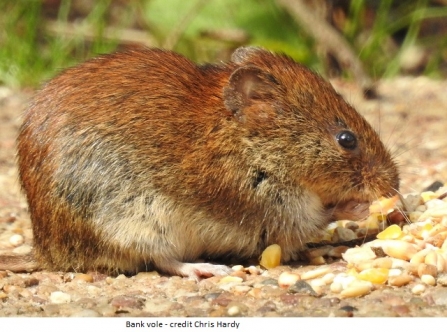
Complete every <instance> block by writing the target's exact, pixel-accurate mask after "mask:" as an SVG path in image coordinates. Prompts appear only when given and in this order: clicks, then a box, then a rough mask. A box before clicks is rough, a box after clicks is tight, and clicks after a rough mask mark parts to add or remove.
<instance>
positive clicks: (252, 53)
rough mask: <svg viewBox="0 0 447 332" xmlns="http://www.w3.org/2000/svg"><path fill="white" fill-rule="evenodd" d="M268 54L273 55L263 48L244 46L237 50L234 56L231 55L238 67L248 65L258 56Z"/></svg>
mask: <svg viewBox="0 0 447 332" xmlns="http://www.w3.org/2000/svg"><path fill="white" fill-rule="evenodd" d="M265 53H268V54H269V55H271V53H270V52H268V51H266V50H265V49H263V48H261V47H254V46H242V47H239V48H237V49H236V50H235V51H234V52H233V54H232V55H231V61H233V62H234V63H236V64H238V65H243V64H247V63H248V62H249V61H250V59H253V58H255V57H257V56H260V55H262V54H265Z"/></svg>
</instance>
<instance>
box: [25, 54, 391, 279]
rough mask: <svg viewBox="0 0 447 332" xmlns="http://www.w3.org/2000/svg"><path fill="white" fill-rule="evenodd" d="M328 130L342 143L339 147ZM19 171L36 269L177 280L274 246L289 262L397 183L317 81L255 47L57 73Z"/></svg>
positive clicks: (32, 114) (378, 152)
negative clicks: (154, 272) (352, 138)
mask: <svg viewBox="0 0 447 332" xmlns="http://www.w3.org/2000/svg"><path fill="white" fill-rule="evenodd" d="M341 130H350V131H352V132H353V133H354V134H355V135H356V137H357V140H358V146H357V147H356V148H355V149H353V150H349V149H345V148H343V147H342V146H340V145H339V143H338V142H337V140H336V138H335V135H336V134H337V133H338V132H339V131H341ZM18 162H19V168H20V179H21V183H22V185H23V189H24V191H25V193H26V196H27V199H28V203H29V210H30V214H31V220H32V225H33V232H34V246H35V256H36V258H37V260H38V262H39V263H40V264H41V266H42V267H44V268H47V269H52V270H75V271H85V270H92V269H97V270H107V271H111V270H114V271H129V272H137V271H139V270H145V269H148V268H150V267H151V266H154V267H155V268H157V269H159V270H161V271H164V272H167V273H171V274H180V275H186V276H190V277H197V276H201V275H204V276H207V275H212V274H223V273H227V272H228V271H229V270H228V268H227V267H225V266H216V265H211V264H205V263H202V264H199V263H192V264H190V263H188V262H194V261H196V260H197V259H199V258H209V257H212V258H218V257H219V258H222V257H226V256H229V255H232V256H237V257H240V258H248V257H255V256H257V255H259V254H260V252H261V251H262V249H264V248H265V247H266V246H267V245H270V244H273V243H277V244H279V245H280V246H281V247H282V249H283V258H284V261H288V260H290V259H293V258H295V257H296V253H297V251H298V250H299V249H300V248H301V247H302V246H303V244H304V243H305V242H306V241H307V240H308V239H309V238H310V237H312V236H314V235H315V234H316V233H317V232H318V231H319V230H321V229H322V228H324V227H325V226H326V225H327V223H328V222H329V221H330V220H332V219H334V218H337V217H341V216H342V217H358V216H362V215H364V207H365V205H366V204H367V203H368V202H370V201H372V200H374V199H376V198H378V197H379V196H382V195H391V194H394V193H395V191H396V190H397V189H398V181H399V180H398V172H397V169H396V166H395V164H394V162H393V161H392V158H391V157H390V155H389V153H388V152H387V150H386V149H385V148H384V146H383V144H382V143H381V141H380V139H379V137H378V135H377V134H376V133H375V132H374V130H373V129H372V128H371V127H370V125H369V124H368V123H367V122H366V121H365V120H364V119H363V117H361V116H360V115H359V114H358V113H357V112H356V111H355V110H354V109H353V108H352V107H351V106H349V105H348V104H347V103H346V102H345V101H344V100H343V99H342V97H341V96H339V95H338V94H337V93H336V92H335V91H334V90H333V88H332V87H331V85H330V84H329V83H327V82H325V81H324V80H323V79H321V78H320V77H319V76H317V75H316V74H314V73H312V72H311V71H309V70H308V69H306V68H304V67H303V66H301V65H299V64H297V63H295V62H293V61H292V60H291V59H289V58H287V57H285V56H279V55H274V54H272V53H270V52H267V51H265V50H262V49H257V48H240V49H238V50H236V52H235V53H234V54H233V58H232V62H230V63H228V64H222V65H205V66H197V65H196V64H194V63H192V62H190V61H189V60H187V59H186V58H184V57H182V56H180V55H178V54H175V53H173V52H168V51H162V50H156V49H151V50H134V51H128V52H124V53H115V54H111V55H106V56H102V57H98V58H96V59H93V60H90V61H88V62H86V63H84V64H81V65H79V66H77V67H75V68H71V69H68V70H66V71H64V72H63V73H61V74H60V75H59V76H57V77H56V78H54V79H53V80H52V81H50V82H49V83H48V84H47V85H46V86H44V87H43V89H42V90H41V91H40V92H39V93H38V94H37V96H36V98H35V99H34V101H33V103H32V104H31V106H30V107H29V109H28V110H27V112H26V114H25V119H24V124H23V126H22V128H21V130H20V134H19V137H18ZM358 203H360V205H359V206H360V207H361V208H360V209H359V207H358V206H357V207H356V205H357V204H358ZM362 209H363V210H362Z"/></svg>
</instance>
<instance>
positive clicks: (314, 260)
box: [309, 256, 326, 265]
mask: <svg viewBox="0 0 447 332" xmlns="http://www.w3.org/2000/svg"><path fill="white" fill-rule="evenodd" d="M309 264H310V265H324V264H326V260H325V259H324V257H323V256H318V257H314V258H312V259H311V260H309Z"/></svg>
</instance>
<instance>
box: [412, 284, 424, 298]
mask: <svg viewBox="0 0 447 332" xmlns="http://www.w3.org/2000/svg"><path fill="white" fill-rule="evenodd" d="M425 288H426V287H425V286H424V285H423V284H417V285H415V286H414V287H413V288H412V289H411V292H412V293H413V294H416V295H419V294H422V293H423V292H424V291H425Z"/></svg>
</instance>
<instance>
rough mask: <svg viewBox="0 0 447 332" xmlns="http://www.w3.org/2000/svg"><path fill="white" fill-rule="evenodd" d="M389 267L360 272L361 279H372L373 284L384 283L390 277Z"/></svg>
mask: <svg viewBox="0 0 447 332" xmlns="http://www.w3.org/2000/svg"><path fill="white" fill-rule="evenodd" d="M388 272H389V270H388V269H383V268H372V269H367V270H364V271H362V272H360V273H359V275H358V278H359V279H360V280H365V281H370V282H372V283H373V284H384V283H385V282H386V281H387V279H388Z"/></svg>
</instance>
